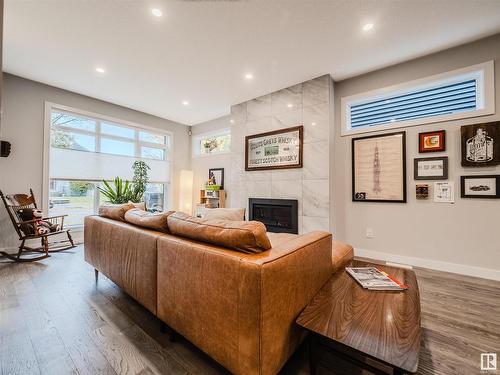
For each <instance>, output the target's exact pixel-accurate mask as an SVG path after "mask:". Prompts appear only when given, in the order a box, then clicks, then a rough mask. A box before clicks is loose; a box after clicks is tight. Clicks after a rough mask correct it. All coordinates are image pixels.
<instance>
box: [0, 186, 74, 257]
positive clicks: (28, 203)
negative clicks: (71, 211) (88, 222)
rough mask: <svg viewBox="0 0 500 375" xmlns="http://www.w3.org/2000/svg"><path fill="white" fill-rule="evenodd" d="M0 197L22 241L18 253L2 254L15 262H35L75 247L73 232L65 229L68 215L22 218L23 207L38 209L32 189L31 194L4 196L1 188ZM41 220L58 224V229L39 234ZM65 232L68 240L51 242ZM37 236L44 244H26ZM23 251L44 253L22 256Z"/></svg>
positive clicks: (0, 252) (2, 252) (1, 252)
mask: <svg viewBox="0 0 500 375" xmlns="http://www.w3.org/2000/svg"><path fill="white" fill-rule="evenodd" d="M0 197H1V198H2V201H3V203H4V205H5V209H6V210H7V213H8V214H9V217H10V220H11V221H12V224H13V225H14V228H15V229H16V232H17V234H18V235H19V240H20V241H21V245H20V246H19V251H18V253H17V255H12V254H9V253H6V252H4V251H0V254H1V255H3V256H4V257H6V258H8V259H10V260H13V261H15V262H33V261H36V260H41V259H45V258H48V257H49V256H50V253H53V252H58V251H63V250H68V249H71V248H73V247H75V244H74V243H73V239H72V238H71V234H70V233H69V229H64V217H65V216H68V215H61V216H53V217H45V218H41V219H40V220H28V221H23V220H22V218H21V216H20V212H19V211H20V210H21V209H26V208H34V209H38V207H37V205H36V201H35V196H34V195H33V190H32V189H30V195H26V194H14V195H7V196H4V195H3V193H2V191H1V190H0ZM40 221H44V222H48V223H50V224H52V225H58V226H59V227H58V229H57V230H56V231H53V232H52V231H51V232H48V233H44V234H37V232H38V230H37V228H38V225H39V223H40ZM27 228H30V230H27ZM64 233H65V234H66V235H67V236H68V239H67V240H63V241H55V242H51V243H50V244H49V237H51V236H55V235H58V234H64ZM37 238H39V239H40V241H41V244H42V246H40V247H36V248H33V247H28V246H25V242H26V241H27V240H32V239H37ZM54 245H55V246H54ZM23 252H36V253H42V254H43V255H41V256H37V257H25V258H22V257H21V255H22V253H23Z"/></svg>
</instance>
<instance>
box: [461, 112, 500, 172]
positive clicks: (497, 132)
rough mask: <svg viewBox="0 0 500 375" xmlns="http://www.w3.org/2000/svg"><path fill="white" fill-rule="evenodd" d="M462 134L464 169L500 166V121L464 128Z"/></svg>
mask: <svg viewBox="0 0 500 375" xmlns="http://www.w3.org/2000/svg"><path fill="white" fill-rule="evenodd" d="M460 133H461V136H462V166H463V167H488V166H491V165H499V164H500V121H496V122H487V123H483V124H474V125H466V126H462V127H461V128H460Z"/></svg>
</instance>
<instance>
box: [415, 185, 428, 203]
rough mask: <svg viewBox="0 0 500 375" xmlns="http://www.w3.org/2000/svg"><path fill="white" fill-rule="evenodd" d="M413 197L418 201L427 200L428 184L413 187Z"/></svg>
mask: <svg viewBox="0 0 500 375" xmlns="http://www.w3.org/2000/svg"><path fill="white" fill-rule="evenodd" d="M415 197H416V198H417V199H418V200H424V199H429V184H418V185H417V186H416V187H415Z"/></svg>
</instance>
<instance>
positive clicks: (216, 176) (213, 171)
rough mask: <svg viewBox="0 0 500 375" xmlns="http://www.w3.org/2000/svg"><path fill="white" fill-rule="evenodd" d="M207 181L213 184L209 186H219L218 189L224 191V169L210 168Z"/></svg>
mask: <svg viewBox="0 0 500 375" xmlns="http://www.w3.org/2000/svg"><path fill="white" fill-rule="evenodd" d="M208 180H209V181H212V182H213V183H211V185H220V188H221V189H222V190H224V168H210V169H209V170H208Z"/></svg>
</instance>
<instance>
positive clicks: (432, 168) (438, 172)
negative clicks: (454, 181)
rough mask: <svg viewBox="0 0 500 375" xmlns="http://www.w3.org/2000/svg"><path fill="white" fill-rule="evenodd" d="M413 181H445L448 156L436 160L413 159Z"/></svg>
mask: <svg viewBox="0 0 500 375" xmlns="http://www.w3.org/2000/svg"><path fill="white" fill-rule="evenodd" d="M413 178H414V179H415V180H447V179H448V156H442V157H436V158H415V159H414V160H413Z"/></svg>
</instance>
